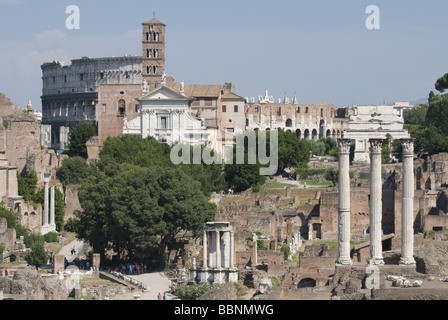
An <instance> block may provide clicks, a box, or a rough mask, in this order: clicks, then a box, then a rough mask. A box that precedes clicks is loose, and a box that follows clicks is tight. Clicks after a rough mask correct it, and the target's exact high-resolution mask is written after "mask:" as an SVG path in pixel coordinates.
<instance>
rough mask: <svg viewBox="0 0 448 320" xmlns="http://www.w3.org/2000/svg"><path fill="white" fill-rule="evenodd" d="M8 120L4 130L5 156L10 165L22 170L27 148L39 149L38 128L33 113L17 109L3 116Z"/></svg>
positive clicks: (25, 161) (25, 162)
mask: <svg viewBox="0 0 448 320" xmlns="http://www.w3.org/2000/svg"><path fill="white" fill-rule="evenodd" d="M3 119H4V120H5V121H6V122H8V128H7V130H6V148H7V153H6V156H7V158H8V162H9V164H10V165H11V166H14V167H17V168H18V171H19V172H23V171H24V169H25V166H26V165H27V153H28V152H29V151H28V148H31V149H33V150H34V151H35V152H38V151H39V150H40V129H39V125H38V123H37V117H36V116H35V115H34V114H33V113H28V114H27V113H24V112H23V111H19V113H17V114H13V115H10V116H7V117H4V118H3Z"/></svg>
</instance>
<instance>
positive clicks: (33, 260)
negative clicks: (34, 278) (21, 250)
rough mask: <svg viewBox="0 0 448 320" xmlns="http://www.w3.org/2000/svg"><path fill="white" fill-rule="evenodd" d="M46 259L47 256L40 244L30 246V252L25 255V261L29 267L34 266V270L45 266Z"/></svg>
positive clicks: (35, 243) (42, 245)
mask: <svg viewBox="0 0 448 320" xmlns="http://www.w3.org/2000/svg"><path fill="white" fill-rule="evenodd" d="M48 259H49V255H48V253H47V251H46V250H45V247H44V244H43V243H42V242H34V243H33V244H32V245H31V251H30V252H29V253H27V254H26V255H25V261H26V262H27V263H28V264H29V265H32V266H35V267H36V270H37V269H38V268H39V266H42V265H45V264H46V263H47V262H48Z"/></svg>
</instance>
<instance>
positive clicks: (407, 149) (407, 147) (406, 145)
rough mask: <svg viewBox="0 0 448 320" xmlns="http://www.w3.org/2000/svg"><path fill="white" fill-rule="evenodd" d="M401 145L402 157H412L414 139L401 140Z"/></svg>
mask: <svg viewBox="0 0 448 320" xmlns="http://www.w3.org/2000/svg"><path fill="white" fill-rule="evenodd" d="M401 145H402V147H403V155H407V156H411V155H412V156H414V139H403V140H401Z"/></svg>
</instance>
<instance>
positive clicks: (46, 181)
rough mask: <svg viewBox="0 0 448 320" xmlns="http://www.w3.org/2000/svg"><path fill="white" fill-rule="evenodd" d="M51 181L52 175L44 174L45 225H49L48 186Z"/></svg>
mask: <svg viewBox="0 0 448 320" xmlns="http://www.w3.org/2000/svg"><path fill="white" fill-rule="evenodd" d="M49 183H50V175H48V174H44V216H43V224H42V225H43V226H47V225H48V187H49Z"/></svg>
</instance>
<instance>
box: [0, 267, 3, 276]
mask: <svg viewBox="0 0 448 320" xmlns="http://www.w3.org/2000/svg"><path fill="white" fill-rule="evenodd" d="M0 277H3V269H0Z"/></svg>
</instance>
